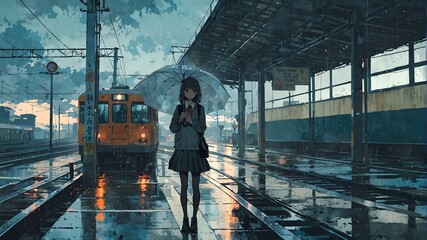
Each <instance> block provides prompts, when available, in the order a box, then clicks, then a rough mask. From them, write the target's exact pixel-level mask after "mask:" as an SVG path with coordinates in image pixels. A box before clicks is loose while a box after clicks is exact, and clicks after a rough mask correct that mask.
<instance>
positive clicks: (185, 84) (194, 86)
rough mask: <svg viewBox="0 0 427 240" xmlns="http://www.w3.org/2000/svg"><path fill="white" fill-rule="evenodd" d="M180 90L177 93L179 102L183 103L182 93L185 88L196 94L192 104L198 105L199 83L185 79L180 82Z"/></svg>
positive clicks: (191, 79)
mask: <svg viewBox="0 0 427 240" xmlns="http://www.w3.org/2000/svg"><path fill="white" fill-rule="evenodd" d="M181 83H182V84H181V90H180V92H179V101H180V102H181V103H183V102H184V101H185V94H184V91H185V89H187V88H191V89H193V90H195V91H196V92H197V95H196V97H195V98H194V99H193V101H194V102H196V103H200V101H201V100H202V92H201V90H200V84H199V81H198V80H197V79H195V78H193V77H187V78H186V79H184V80H182V82H181Z"/></svg>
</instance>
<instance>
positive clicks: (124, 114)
mask: <svg viewBox="0 0 427 240" xmlns="http://www.w3.org/2000/svg"><path fill="white" fill-rule="evenodd" d="M112 120H113V124H112V125H111V144H112V145H113V146H123V145H128V143H129V124H128V107H127V105H126V103H120V104H118V103H116V104H113V106H112Z"/></svg>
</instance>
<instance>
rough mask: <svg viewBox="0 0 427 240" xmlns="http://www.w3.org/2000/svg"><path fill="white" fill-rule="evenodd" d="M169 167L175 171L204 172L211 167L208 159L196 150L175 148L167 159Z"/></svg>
mask: <svg viewBox="0 0 427 240" xmlns="http://www.w3.org/2000/svg"><path fill="white" fill-rule="evenodd" d="M169 169H172V170H174V171H176V172H197V173H200V172H206V171H209V169H211V167H210V166H209V163H208V160H207V159H206V158H202V157H200V155H199V151H197V150H181V149H175V151H174V152H173V154H172V157H171V159H170V160H169Z"/></svg>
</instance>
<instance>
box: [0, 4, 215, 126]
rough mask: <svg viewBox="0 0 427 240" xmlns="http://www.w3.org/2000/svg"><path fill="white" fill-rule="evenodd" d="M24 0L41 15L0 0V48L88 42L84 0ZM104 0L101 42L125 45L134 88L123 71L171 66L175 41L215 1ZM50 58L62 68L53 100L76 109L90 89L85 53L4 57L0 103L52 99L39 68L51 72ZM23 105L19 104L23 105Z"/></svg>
mask: <svg viewBox="0 0 427 240" xmlns="http://www.w3.org/2000/svg"><path fill="white" fill-rule="evenodd" d="M23 2H24V3H25V5H26V6H27V7H28V8H29V9H30V10H31V11H32V12H33V13H34V14H35V15H36V16H37V18H36V17H35V16H34V15H33V14H32V13H31V12H30V11H29V10H28V9H27V7H25V6H24V4H23V3H22V2H21V1H20V0H15V1H8V3H6V1H5V0H0V3H1V5H2V7H1V8H0V16H1V17H0V47H1V48H8V49H10V48H18V49H21V48H25V49H33V48H45V49H46V48H67V47H69V48H85V47H86V13H85V12H82V11H81V9H86V6H85V5H84V4H82V3H81V2H80V1H77V0H76V1H54V0H40V1H30V0H23ZM106 2H107V5H106V7H108V8H109V10H110V12H102V13H101V14H100V23H101V35H102V41H101V43H100V44H101V48H114V47H120V48H121V52H120V53H119V54H120V55H122V57H124V58H123V59H120V61H119V67H120V69H119V71H118V74H119V80H120V81H124V83H125V84H129V85H131V87H133V85H135V84H136V83H137V82H139V80H138V79H137V78H136V77H123V76H121V75H123V74H124V73H125V72H126V74H128V75H131V74H140V75H145V74H149V73H151V72H152V71H154V70H156V69H158V68H160V67H162V66H164V65H166V64H171V63H172V61H173V58H172V54H171V53H170V51H171V46H172V45H179V46H185V45H187V44H188V41H189V39H190V38H191V36H192V34H194V30H195V29H196V26H197V25H198V24H199V21H200V19H201V18H202V16H203V15H204V14H205V12H206V10H207V9H208V7H209V4H210V3H211V0H204V1H201V0H191V1H190V0H188V1H177V0H175V1H173V0H151V1H140V0H114V1H106ZM111 19H112V20H113V24H112V23H111ZM39 20H40V21H41V22H42V23H43V24H44V25H45V26H46V27H45V26H43V24H42V23H40V21H39ZM113 26H114V27H113ZM46 28H48V29H46ZM49 31H50V32H49ZM52 33H53V34H54V35H53V34H52ZM116 36H117V37H116ZM58 39H59V40H58ZM117 39H118V41H119V43H120V44H119V43H118V41H117ZM9 54H10V53H9ZM175 57H176V59H178V58H179V56H175ZM48 61H55V62H57V64H58V65H59V70H58V71H59V72H61V73H60V74H58V75H55V76H54V78H53V79H54V81H53V88H54V106H55V107H57V106H58V105H61V109H63V111H64V112H65V111H70V109H75V108H73V107H75V100H76V99H77V97H78V95H79V94H80V93H82V92H84V91H85V81H84V79H85V66H86V59H85V58H81V57H73V58H43V59H37V58H31V59H30V58H0V81H3V83H4V84H3V85H2V88H3V89H2V91H3V92H4V91H7V92H8V95H5V94H2V95H1V96H0V102H2V103H5V102H9V103H11V104H19V103H21V102H22V104H27V105H28V106H31V105H30V103H34V101H37V103H38V104H43V105H46V104H47V105H48V102H49V99H48V97H49V95H48V94H49V92H50V76H49V75H46V74H40V72H45V71H46V69H45V66H46V63H47V62H48ZM100 63H101V64H100V87H101V88H102V87H104V88H107V87H110V86H111V82H112V74H113V69H112V59H111V58H101V60H100ZM11 74H13V75H11ZM6 84H8V85H6ZM22 104H19V106H20V107H21V109H22V108H23V107H22ZM33 108H34V107H33ZM61 111H62V110H61ZM40 121H41V122H43V123H46V122H45V117H38V119H37V122H40Z"/></svg>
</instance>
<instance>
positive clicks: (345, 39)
mask: <svg viewBox="0 0 427 240" xmlns="http://www.w3.org/2000/svg"><path fill="white" fill-rule="evenodd" d="M355 9H360V14H361V19H362V23H363V31H364V44H365V54H366V55H368V56H373V55H376V54H379V53H382V52H384V51H387V50H391V49H395V48H397V47H400V46H402V45H405V44H407V43H409V42H418V41H421V40H423V39H425V38H426V1H425V0H369V1H362V0H239V1H228V0H220V1H219V2H218V4H217V5H216V6H215V8H214V9H213V10H212V12H211V14H210V16H209V18H208V19H207V21H206V22H205V24H204V26H203V27H202V28H201V30H200V32H199V33H198V35H197V37H196V39H195V40H194V41H193V43H192V44H191V45H190V47H189V48H188V49H187V51H186V52H185V54H184V55H183V57H181V59H180V62H185V63H194V64H195V65H197V66H199V67H200V68H202V69H204V70H206V71H209V72H211V73H213V74H214V75H215V76H217V77H218V78H219V79H221V81H222V82H223V83H224V84H230V85H234V84H236V83H237V81H238V79H239V68H241V69H242V70H244V72H245V73H246V74H248V75H247V76H246V77H247V78H246V79H247V80H248V81H251V80H254V79H251V78H250V76H254V74H255V73H256V72H257V71H256V69H257V66H258V64H260V65H259V66H261V67H262V68H263V69H266V70H267V69H269V68H271V67H273V66H276V65H277V66H289V67H309V68H310V71H311V72H313V73H318V72H322V71H325V70H330V69H334V68H336V67H338V66H341V65H345V64H349V63H350V62H351V58H350V57H351V35H352V30H351V28H352V18H353V15H354V14H353V12H354V10H355Z"/></svg>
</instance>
